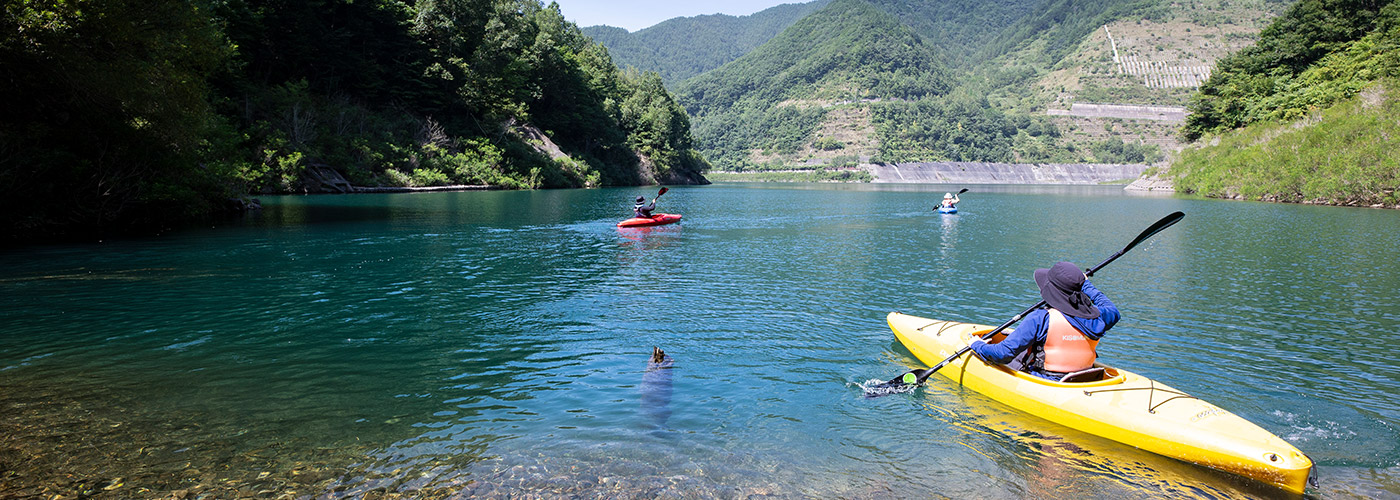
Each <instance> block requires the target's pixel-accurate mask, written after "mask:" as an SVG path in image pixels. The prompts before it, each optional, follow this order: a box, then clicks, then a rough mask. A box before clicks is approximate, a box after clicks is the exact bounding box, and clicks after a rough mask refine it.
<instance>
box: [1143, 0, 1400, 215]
mask: <svg viewBox="0 0 1400 500" xmlns="http://www.w3.org/2000/svg"><path fill="white" fill-rule="evenodd" d="M1191 108H1192V111H1193V113H1192V114H1191V115H1190V117H1189V119H1188V121H1187V124H1186V126H1185V127H1184V129H1183V133H1184V134H1185V135H1187V136H1189V137H1192V138H1204V137H1206V136H1210V137H1211V138H1212V140H1211V141H1210V142H1209V143H1207V144H1198V145H1197V146H1196V147H1193V148H1191V149H1188V150H1187V151H1185V152H1184V153H1183V154H1182V158H1181V160H1180V161H1178V162H1176V163H1174V164H1173V165H1172V167H1171V170H1170V171H1169V176H1170V177H1172V178H1174V179H1175V181H1176V184H1177V188H1178V189H1179V190H1182V191H1186V192H1193V193H1200V194H1204V195H1207V196H1216V197H1227V198H1246V199H1255V200H1271V201H1287V202H1298V203H1303V202H1307V203H1312V202H1316V203H1328V204H1342V205H1363V206H1389V207H1400V122H1397V121H1396V120H1395V117H1396V115H1397V114H1400V2H1396V1H1394V0H1302V1H1300V2H1298V3H1296V4H1294V5H1293V7H1292V8H1290V9H1289V10H1288V11H1287V12H1286V13H1285V14H1284V15H1283V16H1281V17H1279V18H1278V19H1277V20H1276V21H1275V22H1274V23H1273V24H1272V25H1271V26H1269V27H1268V28H1266V29H1265V30H1264V31H1263V33H1262V34H1261V36H1260V39H1259V41H1258V42H1257V43H1256V44H1255V45H1254V46H1252V47H1250V48H1248V49H1246V50H1243V51H1240V52H1239V53H1237V54H1235V55H1233V56H1231V57H1229V58H1226V59H1225V60H1223V61H1221V62H1220V65H1219V68H1218V70H1217V71H1216V73H1215V74H1214V75H1212V76H1211V78H1210V80H1209V81H1207V82H1206V83H1205V85H1203V86H1202V87H1201V89H1200V92H1199V93H1198V94H1197V95H1196V96H1195V97H1194V98H1193V99H1192V103H1191Z"/></svg>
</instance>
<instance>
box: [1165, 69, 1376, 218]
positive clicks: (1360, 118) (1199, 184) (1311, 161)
mask: <svg viewBox="0 0 1400 500" xmlns="http://www.w3.org/2000/svg"><path fill="white" fill-rule="evenodd" d="M1397 115H1400V80H1396V79H1390V80H1387V81H1385V83H1384V84H1378V85H1373V86H1372V87H1369V88H1368V89H1367V90H1363V91H1362V92H1361V93H1359V94H1358V96H1357V97H1353V98H1351V99H1348V100H1346V101H1343V102H1341V103H1339V104H1337V105H1335V106H1333V107H1331V108H1329V109H1326V110H1323V111H1319V112H1318V114H1317V116H1316V118H1315V119H1313V120H1308V121H1304V122H1297V123H1295V124H1281V123H1274V122H1260V123H1255V124H1252V125H1248V126H1246V127H1244V128H1242V129H1240V130H1238V131H1236V132H1234V133H1231V134H1227V135H1224V136H1221V137H1220V142H1219V144H1218V145H1213V146H1200V147H1195V148H1190V149H1187V150H1185V151H1183V152H1182V154H1181V156H1180V158H1179V159H1178V160H1177V161H1176V162H1174V163H1173V164H1172V166H1171V169H1170V171H1169V172H1168V175H1170V176H1172V177H1174V178H1175V179H1176V180H1175V184H1176V188H1177V190H1179V191H1183V192H1188V193H1197V194H1201V195H1205V196H1212V197H1223V198H1243V199H1251V200H1266V201H1283V202H1295V203H1300V202H1320V203H1329V204H1342V205H1385V206H1391V207H1395V206H1400V197H1397V196H1400V195H1397V192H1396V188H1397V186H1400V153H1397V151H1400V122H1396V120H1395V116H1397Z"/></svg>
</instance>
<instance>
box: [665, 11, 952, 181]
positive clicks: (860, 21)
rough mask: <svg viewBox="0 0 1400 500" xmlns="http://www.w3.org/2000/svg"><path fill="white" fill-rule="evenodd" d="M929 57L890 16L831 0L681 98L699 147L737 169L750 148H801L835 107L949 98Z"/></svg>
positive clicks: (687, 85)
mask: <svg viewBox="0 0 1400 500" xmlns="http://www.w3.org/2000/svg"><path fill="white" fill-rule="evenodd" d="M933 54H934V52H933V51H931V50H929V48H928V47H927V46H925V45H924V43H923V41H922V40H921V39H920V37H919V36H917V35H915V34H914V33H913V31H912V30H910V29H909V27H907V26H905V25H903V24H902V23H900V22H899V20H897V19H895V18H894V17H892V16H890V15H889V14H887V13H885V12H884V11H881V10H879V9H877V8H875V7H874V6H872V5H870V4H869V3H867V2H865V1H863V0H835V1H833V2H831V3H830V4H829V5H827V6H826V7H824V8H822V9H821V10H819V11H817V12H815V13H813V14H811V15H809V16H807V17H805V18H803V19H802V20H801V21H798V22H797V23H796V24H793V25H792V26H791V27H789V28H788V29H787V30H785V31H783V33H782V34H780V35H778V36H777V37H775V38H774V39H773V40H770V41H769V42H768V43H766V44H764V45H762V46H761V47H759V48H758V49H755V50H754V51H753V52H750V53H748V54H745V55H744V56H743V57H741V58H739V59H736V60H734V61H733V62H731V63H729V64H726V65H724V66H722V67H720V68H719V69H716V70H714V71H711V72H708V73H705V74H703V75H700V76H698V77H695V78H693V79H690V80H687V81H686V82H684V83H683V84H681V85H680V86H679V87H678V88H677V90H676V92H677V96H678V99H679V100H680V101H681V103H683V104H684V105H685V107H686V110H687V111H689V112H690V115H691V116H692V117H693V119H694V120H695V123H696V129H695V134H696V140H697V142H698V145H699V147H700V148H701V149H702V150H703V151H706V152H707V153H708V154H712V155H716V157H717V158H716V161H723V162H726V163H729V164H741V163H744V162H747V161H749V159H748V155H749V151H750V150H753V149H761V150H775V151H779V152H783V151H793V150H796V149H797V148H799V147H802V146H804V145H805V144H806V143H807V142H808V141H810V140H811V135H812V131H813V130H814V129H815V127H816V126H817V125H818V124H819V123H820V122H821V118H822V115H823V114H824V113H825V112H826V106H829V105H831V104H833V103H835V102H849V101H859V100H863V99H918V98H921V97H924V96H929V95H941V94H944V93H947V92H948V91H949V90H950V89H951V87H952V83H953V79H952V77H951V76H950V75H949V74H948V69H947V68H946V66H945V65H944V64H943V62H942V61H939V60H937V59H935V58H934V55H933Z"/></svg>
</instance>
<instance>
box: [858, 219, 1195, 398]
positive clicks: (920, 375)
mask: <svg viewBox="0 0 1400 500" xmlns="http://www.w3.org/2000/svg"><path fill="white" fill-rule="evenodd" d="M1185 216H1186V214H1184V213H1181V212H1172V213H1171V214H1170V215H1168V216H1166V217H1162V219H1161V220H1158V221H1157V222H1156V223H1154V224H1152V225H1151V226H1148V228H1147V229H1145V230H1143V232H1142V234H1139V235H1138V236H1137V238H1133V241H1132V242H1131V243H1128V246H1125V247H1123V249H1122V250H1119V251H1118V253H1115V254H1113V255H1112V256H1111V257H1109V258H1108V259H1105V260H1104V261H1103V262H1100V263H1099V265H1097V266H1094V268H1093V269H1089V270H1086V271H1084V274H1085V275H1087V276H1093V275H1094V273H1095V272H1097V271H1098V270H1099V269H1103V266H1107V265H1108V263H1109V262H1113V261H1115V260H1117V259H1118V258H1119V257H1122V256H1123V254H1125V253H1128V250H1132V249H1133V247H1135V246H1137V245H1138V243H1142V242H1143V241H1146V240H1147V239H1148V238H1151V237H1152V235H1154V234H1157V233H1160V232H1162V230H1163V229H1166V228H1168V227H1171V225H1172V224H1176V223H1177V222H1179V221H1181V218H1182V217H1185ZM1044 306H1045V301H1044V300H1042V301H1040V302H1036V304H1035V305H1033V306H1031V307H1030V308H1029V309H1026V310H1024V311H1021V314H1017V315H1015V316H1013V317H1011V319H1010V320H1008V321H1007V322H1005V323H1002V324H1001V326H998V327H996V329H994V330H992V331H990V332H987V333H986V334H984V335H982V339H983V340H986V339H990V338H992V336H994V335H996V334H998V333H1001V331H1002V330H1005V329H1006V327H1008V326H1011V324H1012V323H1015V322H1017V321H1021V318H1023V317H1025V316H1026V315H1027V314H1030V313H1031V311H1034V310H1036V309H1039V308H1041V307H1044ZM970 350H972V346H971V345H968V346H966V347H963V348H962V349H958V352H955V353H953V355H952V356H948V359H945V360H943V362H941V363H938V364H937V365H934V366H933V368H928V369H925V370H919V369H914V370H910V371H908V372H906V373H905V374H903V375H900V376H898V377H895V378H893V379H890V381H889V382H885V383H884V384H880V385H879V386H877V387H890V386H894V385H899V384H922V383H924V381H925V380H928V377H929V375H933V372H936V371H938V369H939V368H943V366H944V365H947V364H948V363H951V362H952V361H953V360H954V359H958V356H962V355H963V354H966V353H967V351H970ZM911 379H912V380H911Z"/></svg>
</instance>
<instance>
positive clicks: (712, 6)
mask: <svg viewBox="0 0 1400 500" xmlns="http://www.w3.org/2000/svg"><path fill="white" fill-rule="evenodd" d="M554 1H556V2H558V3H559V11H560V12H563V13H564V18H565V19H568V20H570V21H573V22H574V24H577V25H579V27H580V28H583V27H587V26H597V25H599V24H606V25H608V26H616V27H619V28H626V29H627V31H637V30H640V29H642V28H648V27H651V26H652V25H655V24H657V23H659V22H661V21H665V20H667V19H670V18H673V17H690V16H700V15H705V14H729V15H731V16H747V15H749V14H753V13H755V12H758V11H760V10H763V9H767V8H769V7H772V6H774V5H779V4H784V3H805V2H807V1H810V0H701V1H698V2H687V1H676V0H554ZM544 3H545V5H548V4H549V0H545V1H544Z"/></svg>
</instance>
